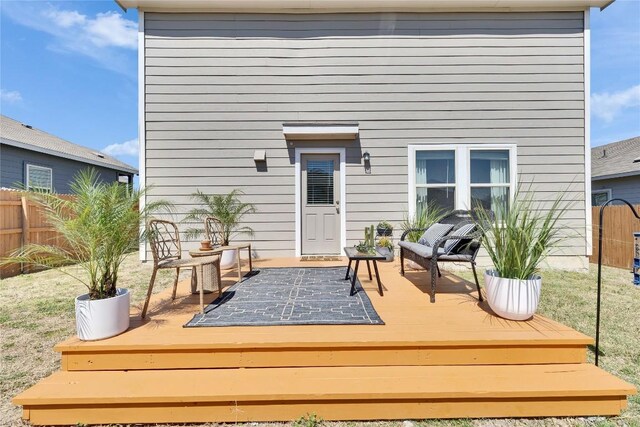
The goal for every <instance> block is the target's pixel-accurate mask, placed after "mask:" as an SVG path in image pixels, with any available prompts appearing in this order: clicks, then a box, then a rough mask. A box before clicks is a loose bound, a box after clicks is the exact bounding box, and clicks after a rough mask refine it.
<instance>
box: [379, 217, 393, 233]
mask: <svg viewBox="0 0 640 427" xmlns="http://www.w3.org/2000/svg"><path fill="white" fill-rule="evenodd" d="M376 231H377V232H378V236H391V235H392V234H393V226H392V225H391V224H389V222H387V221H380V222H379V223H378V226H377V228H376Z"/></svg>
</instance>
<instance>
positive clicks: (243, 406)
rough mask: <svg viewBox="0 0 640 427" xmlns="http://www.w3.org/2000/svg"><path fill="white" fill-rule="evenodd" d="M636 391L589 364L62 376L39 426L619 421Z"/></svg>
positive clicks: (35, 400)
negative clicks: (313, 420)
mask: <svg viewBox="0 0 640 427" xmlns="http://www.w3.org/2000/svg"><path fill="white" fill-rule="evenodd" d="M634 392H635V389H634V387H633V386H632V385H631V384H628V383H626V382H624V381H622V380H620V379H618V378H616V377H614V376H612V375H610V374H608V373H606V372H604V371H602V370H601V369H598V368H596V367H594V366H592V365H588V364H556V365H523V366H514V365H510V366H385V367H316V368H260V369H193V370H165V371H159V370H153V371H142V370H141V371H129V372H127V371H111V372H108V371H101V372H99V371H96V372H69V371H67V372H57V373H54V374H53V375H51V376H50V377H48V378H47V379H45V380H43V381H41V382H39V383H38V384H36V385H35V386H33V387H32V388H30V389H28V390H26V391H25V392H23V393H22V394H20V395H19V396H17V397H16V398H15V399H14V403H15V404H19V405H23V407H24V417H25V418H26V419H28V420H29V421H30V422H31V423H32V424H35V425H43V424H52V425H55V424H58V425H59V424H76V423H86V424H91V423H165V422H181V423H187V422H207V421H208V422H242V421H288V420H293V419H296V418H298V417H300V416H302V415H304V414H307V413H315V414H317V415H318V416H320V417H322V418H323V419H325V420H376V419H412V418H413V419H422V418H436V417H437V418H458V417H538V416H588V415H616V414H619V413H620V411H621V410H622V409H623V408H625V407H626V396H627V395H629V394H633V393H634Z"/></svg>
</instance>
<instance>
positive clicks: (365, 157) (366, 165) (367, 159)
mask: <svg viewBox="0 0 640 427" xmlns="http://www.w3.org/2000/svg"><path fill="white" fill-rule="evenodd" d="M362 159H363V160H364V173H366V174H370V173H371V162H370V160H371V154H369V152H368V151H365V152H364V153H362Z"/></svg>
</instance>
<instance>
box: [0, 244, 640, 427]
mask: <svg viewBox="0 0 640 427" xmlns="http://www.w3.org/2000/svg"><path fill="white" fill-rule="evenodd" d="M68 268H70V269H73V268H74V267H68ZM122 271H123V273H124V274H121V276H120V280H121V286H124V287H127V288H129V289H130V290H131V291H132V301H133V303H134V304H140V303H141V302H142V301H143V300H144V295H145V292H146V287H147V283H148V280H149V277H150V276H151V265H149V264H145V265H142V264H140V263H139V262H138V260H137V254H132V255H131V256H129V257H128V258H127V260H126V263H125V265H124V267H123V270H122ZM603 271H604V281H603V284H604V292H603V301H604V303H603V316H602V341H601V350H602V351H603V353H604V355H602V356H601V358H600V366H601V367H602V368H604V369H605V370H607V371H609V372H611V373H613V374H615V375H618V376H619V377H621V378H624V379H625V380H627V381H629V382H631V383H633V384H635V385H636V387H639V388H640V289H638V288H635V287H634V286H633V285H632V284H631V274H630V273H629V271H627V270H621V269H615V268H605V269H604V270H603ZM160 273H161V274H160V275H159V278H158V280H157V281H156V287H155V290H156V291H157V292H159V291H161V290H162V289H165V288H166V287H168V286H170V285H171V283H172V280H171V272H169V271H161V272H160ZM459 275H460V276H461V277H464V278H466V279H470V278H471V274H470V272H467V271H464V272H461V273H459ZM187 276H188V273H187V274H186V275H185V277H187ZM543 280H544V282H543V283H544V284H543V295H542V303H541V308H540V312H541V313H542V314H544V315H546V316H548V317H551V318H553V319H555V320H558V321H560V322H562V323H565V324H567V325H569V326H571V327H573V328H575V329H577V330H579V331H581V332H583V333H585V334H587V335H591V336H593V335H594V334H595V300H596V297H595V295H596V275H595V269H594V268H592V269H591V271H590V272H589V273H576V272H562V271H547V272H545V273H544V274H543ZM81 293H84V288H83V286H82V285H80V284H76V283H75V282H74V281H73V280H72V279H71V278H70V277H69V276H67V275H64V274H61V273H59V272H56V271H44V272H40V273H33V274H29V275H23V276H17V277H13V278H10V279H4V280H2V281H1V282H0V343H1V346H2V352H1V355H2V362H1V363H0V396H1V399H2V400H1V402H0V425H3V426H4V425H8V426H22V425H24V423H22V421H21V420H20V409H19V408H16V407H14V406H12V405H11V402H10V399H11V398H12V397H13V396H14V395H16V394H17V393H19V392H20V391H22V390H24V389H26V388H27V387H29V386H31V385H32V384H34V383H35V382H37V381H38V380H39V379H41V378H43V377H45V376H47V375H49V374H50V373H52V372H53V371H55V370H57V369H58V368H59V364H60V357H59V355H58V353H56V352H54V351H53V346H54V344H56V343H57V342H59V341H61V340H63V339H65V338H67V337H68V336H69V335H72V334H74V333H75V331H74V328H75V326H74V319H73V311H74V310H73V299H74V297H75V296H77V295H79V294H81ZM592 356H593V355H592V354H591V353H590V354H589V359H590V360H593V357H592ZM313 421H314V420H313V419H312V420H309V419H306V420H299V421H298V422H296V427H297V426H300V427H315V425H316V423H315V422H313ZM324 424H326V425H327V426H329V427H350V426H360V425H366V426H367V427H377V426H380V427H401V426H402V424H403V423H402V422H370V423H324ZM407 424H409V423H407ZM411 424H412V425H414V426H416V427H418V426H420V427H421V426H425V427H426V426H442V427H445V426H455V427H466V426H495V427H507V426H535V427H542V426H545V427H546V426H563V427H564V426H583V425H586V426H598V427H604V426H613V425H619V426H631V427H636V426H638V427H640V397H638V396H637V395H636V396H632V397H631V398H630V400H629V408H628V409H627V410H626V411H625V412H624V413H623V414H622V416H621V417H617V418H609V419H607V418H549V419H526V420H514V419H506V420H485V419H482V420H451V421H424V422H414V423H411ZM268 425H269V426H272V427H274V426H279V425H283V424H275V423H274V424H268ZM252 426H253V424H252ZM406 427H409V426H408V425H407V426H406Z"/></svg>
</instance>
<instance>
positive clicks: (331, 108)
mask: <svg viewBox="0 0 640 427" xmlns="http://www.w3.org/2000/svg"><path fill="white" fill-rule="evenodd" d="M144 25H145V92H146V93H145V100H146V101H145V102H146V104H145V110H146V123H145V126H146V177H147V184H152V185H154V186H155V188H154V189H153V191H152V194H153V195H154V197H155V196H159V197H163V198H168V199H171V200H173V201H174V202H175V203H176V204H177V205H178V211H179V212H185V211H187V210H188V209H190V208H191V207H192V206H193V205H192V204H191V201H190V198H189V194H190V193H192V192H193V191H194V190H195V189H196V188H198V189H200V190H202V191H205V192H210V193H213V192H218V193H219V192H227V191H230V190H231V189H233V188H241V189H242V190H243V191H244V192H245V194H246V195H245V199H246V200H248V201H252V202H254V203H255V204H256V207H257V209H258V212H257V213H256V214H254V215H251V216H250V217H248V218H247V220H248V222H249V223H250V225H251V226H252V227H253V228H254V229H255V231H256V234H255V236H254V239H253V243H254V247H255V248H256V251H257V254H258V256H261V257H271V256H293V255H294V249H295V235H294V234H295V232H294V223H295V222H294V219H295V218H294V216H295V214H294V209H295V199H294V166H293V162H294V157H293V155H294V154H293V153H294V152H293V147H294V146H323V147H326V146H336V147H347V159H346V160H347V170H346V185H347V190H346V191H347V200H346V211H347V243H348V244H353V243H356V242H357V241H358V240H361V239H362V238H363V231H362V230H363V228H364V227H365V226H366V225H370V224H375V223H377V222H378V221H379V220H381V219H386V220H389V221H391V222H392V223H393V224H395V225H396V228H397V230H396V234H397V235H398V236H399V234H400V230H399V227H398V226H399V223H400V221H401V220H402V218H403V213H404V212H406V211H407V208H408V194H407V193H408V192H407V163H408V162H407V145H409V144H439V143H466V144H468V143H494V144H495V143H516V144H517V146H518V173H519V175H520V180H521V181H523V182H525V181H533V182H534V184H533V187H532V188H533V189H534V190H535V191H536V194H537V195H538V197H539V198H540V200H550V199H553V198H555V196H556V194H557V192H558V191H565V190H567V189H568V191H566V193H567V196H568V197H569V198H572V199H574V200H575V202H574V205H573V207H572V209H571V210H570V211H569V213H568V215H567V217H566V220H565V221H564V223H563V224H564V225H569V226H571V227H572V228H574V229H575V230H576V233H579V234H580V236H578V237H576V238H573V239H571V240H568V241H566V242H565V244H564V246H565V247H564V248H563V253H566V254H572V255H580V256H584V255H585V253H586V250H585V240H584V230H585V200H584V194H585V188H584V179H585V165H584V163H585V158H584V81H583V79H584V70H583V64H584V58H583V25H584V24H583V14H582V12H554V13H459V14H437V13H436V14H428V13H411V14H391V13H372V14H275V15H274V14H165V13H149V12H148V13H146V14H145V22H144ZM296 121H305V122H308V121H334V122H335V121H341V122H344V121H347V122H358V123H359V125H360V139H359V141H356V142H344V141H338V142H330V141H327V142H319V143H309V142H304V143H296V144H294V145H289V144H288V143H287V142H286V141H285V139H284V138H283V135H282V124H283V123H284V122H296ZM255 149H266V152H267V171H259V170H258V169H257V168H256V164H255V163H254V161H253V151H254V150H255ZM364 151H368V152H369V153H370V154H371V174H366V173H365V170H364V165H363V162H362V160H361V155H362V153H363V152H364ZM587 203H588V202H587ZM178 219H180V218H178ZM191 245H195V243H192V244H191ZM186 247H189V245H188V244H187V245H186Z"/></svg>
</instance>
